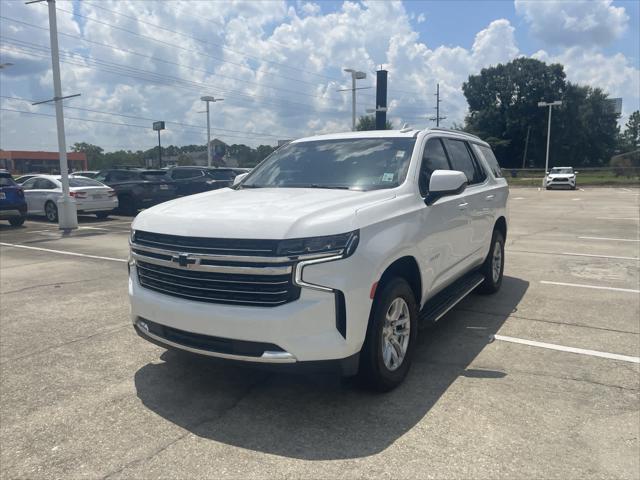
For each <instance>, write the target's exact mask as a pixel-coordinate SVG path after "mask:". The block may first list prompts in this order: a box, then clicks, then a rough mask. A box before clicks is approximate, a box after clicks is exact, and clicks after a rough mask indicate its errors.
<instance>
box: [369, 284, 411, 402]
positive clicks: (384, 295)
mask: <svg viewBox="0 0 640 480" xmlns="http://www.w3.org/2000/svg"><path fill="white" fill-rule="evenodd" d="M417 321H418V308H417V306H416V299H415V295H414V293H413V290H412V289H411V287H410V286H409V284H408V283H407V281H406V280H404V279H403V278H399V277H396V278H393V279H391V280H390V281H389V282H387V283H386V284H385V285H384V286H383V287H382V289H381V290H380V291H379V292H378V293H377V294H376V298H375V300H374V304H373V309H372V312H371V318H370V319H369V328H368V329H367V337H366V339H365V343H364V346H363V348H362V351H361V352H360V369H359V372H358V376H359V379H360V381H361V382H362V383H363V384H364V385H365V386H366V387H368V388H371V389H373V390H378V391H381V392H387V391H389V390H392V389H394V388H395V387H397V386H398V385H400V384H401V383H402V381H403V380H404V378H405V377H406V376H407V372H408V371H409V367H410V365H411V360H412V357H413V350H414V348H415V343H416V339H417V331H418V328H417V327H418V325H417Z"/></svg>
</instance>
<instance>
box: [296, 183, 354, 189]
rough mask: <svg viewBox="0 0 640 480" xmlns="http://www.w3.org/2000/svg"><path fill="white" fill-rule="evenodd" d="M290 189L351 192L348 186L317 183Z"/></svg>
mask: <svg viewBox="0 0 640 480" xmlns="http://www.w3.org/2000/svg"><path fill="white" fill-rule="evenodd" d="M291 188H328V189H338V190H351V187H350V186H348V185H322V184H319V183H310V184H309V185H296V186H295V187H291Z"/></svg>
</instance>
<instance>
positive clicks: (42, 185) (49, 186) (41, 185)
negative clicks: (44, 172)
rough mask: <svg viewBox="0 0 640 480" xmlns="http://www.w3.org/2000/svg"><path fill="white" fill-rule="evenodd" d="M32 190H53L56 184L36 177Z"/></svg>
mask: <svg viewBox="0 0 640 480" xmlns="http://www.w3.org/2000/svg"><path fill="white" fill-rule="evenodd" d="M33 188H34V190H55V189H56V188H57V187H56V184H55V183H53V182H52V181H50V180H47V179H46V178H37V179H36V181H35V184H34V186H33Z"/></svg>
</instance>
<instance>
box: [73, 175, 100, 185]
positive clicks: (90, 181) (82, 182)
mask: <svg viewBox="0 0 640 480" xmlns="http://www.w3.org/2000/svg"><path fill="white" fill-rule="evenodd" d="M69 186H70V187H102V186H104V185H102V183H100V182H98V181H97V180H93V179H92V178H79V177H75V178H70V179H69Z"/></svg>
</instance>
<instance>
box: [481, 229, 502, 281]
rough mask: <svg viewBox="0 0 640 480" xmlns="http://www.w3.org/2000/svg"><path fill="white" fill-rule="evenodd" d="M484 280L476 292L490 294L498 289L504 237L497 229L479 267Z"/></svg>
mask: <svg viewBox="0 0 640 480" xmlns="http://www.w3.org/2000/svg"><path fill="white" fill-rule="evenodd" d="M480 273H481V274H482V276H483V277H484V282H482V283H481V284H480V286H479V287H478V293H484V294H490V293H496V292H497V291H498V290H500V286H501V285H502V276H503V274H504V237H503V236H502V233H500V232H499V231H498V230H494V231H493V236H492V237H491V248H490V249H489V255H487V258H486V260H485V261H484V263H483V264H482V267H481V268H480Z"/></svg>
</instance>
